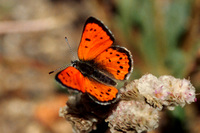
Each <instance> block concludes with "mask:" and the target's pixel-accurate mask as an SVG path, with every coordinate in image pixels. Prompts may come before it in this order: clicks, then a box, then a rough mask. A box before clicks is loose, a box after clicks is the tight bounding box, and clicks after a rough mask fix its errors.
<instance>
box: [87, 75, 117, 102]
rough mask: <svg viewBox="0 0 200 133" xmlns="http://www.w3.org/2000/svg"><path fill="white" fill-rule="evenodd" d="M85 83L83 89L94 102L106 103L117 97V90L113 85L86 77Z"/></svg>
mask: <svg viewBox="0 0 200 133" xmlns="http://www.w3.org/2000/svg"><path fill="white" fill-rule="evenodd" d="M85 83H86V86H85V90H86V91H87V93H88V94H89V96H90V97H91V98H92V99H93V100H94V101H95V102H97V103H100V104H103V105H107V104H110V103H112V102H114V101H115V100H116V99H117V96H118V90H117V89H116V88H115V87H112V86H108V85H104V84H102V83H100V82H98V81H96V80H94V79H88V78H86V80H85Z"/></svg>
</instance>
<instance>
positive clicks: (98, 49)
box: [78, 17, 114, 61]
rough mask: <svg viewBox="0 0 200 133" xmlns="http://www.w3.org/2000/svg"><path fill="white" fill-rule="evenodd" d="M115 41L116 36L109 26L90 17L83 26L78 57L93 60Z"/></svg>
mask: <svg viewBox="0 0 200 133" xmlns="http://www.w3.org/2000/svg"><path fill="white" fill-rule="evenodd" d="M113 42H114V37H113V35H112V33H111V32H110V31H109V30H108V29H107V27H106V26H105V25H104V24H103V23H102V22H101V21H99V20H97V19H96V18H93V17H90V18H88V19H87V21H86V23H85V26H84V28H83V33H82V37H81V42H80V45H79V48H78V57H79V59H80V60H83V61H87V60H92V59H94V58H95V57H96V56H97V55H99V54H100V53H102V52H103V51H105V50H106V49H107V48H109V47H110V46H111V45H112V44H113Z"/></svg>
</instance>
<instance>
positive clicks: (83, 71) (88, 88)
mask: <svg viewBox="0 0 200 133" xmlns="http://www.w3.org/2000/svg"><path fill="white" fill-rule="evenodd" d="M113 42H114V37H113V35H112V33H111V32H110V30H108V29H107V27H106V26H104V24H103V23H102V22H101V21H99V20H97V19H96V18H93V17H90V18H88V19H87V21H86V23H85V26H84V28H83V34H82V38H81V42H80V45H79V48H78V57H79V60H76V61H72V66H70V67H67V68H66V69H64V70H62V71H60V72H59V73H57V75H56V80H57V81H58V82H59V83H60V84H62V85H63V86H65V87H67V88H70V89H73V90H77V91H80V92H82V93H86V94H88V95H89V96H90V97H91V98H92V99H93V100H94V101H95V102H97V103H100V104H103V105H107V104H110V103H112V102H114V101H115V100H116V99H117V97H118V89H117V88H115V86H116V85H117V82H116V81H115V80H126V79H128V78H129V75H130V73H131V72H132V69H133V61H132V56H131V53H130V52H129V51H128V50H127V49H126V48H124V47H120V46H115V45H113Z"/></svg>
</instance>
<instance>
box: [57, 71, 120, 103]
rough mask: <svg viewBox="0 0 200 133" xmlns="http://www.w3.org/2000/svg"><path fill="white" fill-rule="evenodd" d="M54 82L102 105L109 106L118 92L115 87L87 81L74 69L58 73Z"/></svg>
mask: <svg viewBox="0 0 200 133" xmlns="http://www.w3.org/2000/svg"><path fill="white" fill-rule="evenodd" d="M56 80H57V81H58V82H59V83H60V84H61V85H63V86H64V87H68V88H70V89H73V90H78V91H81V92H82V93H87V94H89V96H90V97H91V98H92V99H93V100H94V101H95V102H97V103H100V104H103V105H106V104H110V103H112V101H114V100H116V98H117V94H118V90H117V89H116V88H115V87H112V86H107V85H104V84H102V83H100V82H98V81H95V80H94V79H89V78H88V77H85V76H83V75H82V73H81V72H80V71H79V70H77V69H76V68H74V67H67V68H66V69H64V70H62V71H60V72H59V73H58V74H57V75H56Z"/></svg>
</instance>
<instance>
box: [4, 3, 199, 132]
mask: <svg viewBox="0 0 200 133" xmlns="http://www.w3.org/2000/svg"><path fill="white" fill-rule="evenodd" d="M89 16H94V17H96V18H99V19H100V20H102V21H103V22H104V24H105V25H107V26H108V27H109V29H110V30H111V31H112V32H113V34H114V36H115V39H116V44H118V45H121V46H124V47H126V48H128V49H129V50H130V51H131V52H132V55H133V59H134V71H133V73H132V75H131V78H130V79H131V80H133V79H137V78H140V77H141V76H142V75H143V74H146V73H152V74H154V75H156V76H161V75H173V76H174V77H176V78H186V79H190V80H191V82H192V84H193V85H194V87H195V88H196V91H197V93H199V89H200V0H162V1H161V0H154V1H147V0H95V1H94V0H32V1H30V0H29V1H28V0H0V107H1V108H0V132H1V133H72V128H71V125H70V124H69V123H68V122H67V121H65V120H64V119H63V118H59V116H58V111H59V108H60V107H63V106H64V105H65V103H66V101H67V94H66V93H63V89H61V88H60V86H58V85H57V84H56V82H55V80H54V74H52V75H49V74H48V72H49V71H52V70H55V69H56V68H59V67H61V66H63V65H67V64H70V61H71V60H72V59H74V58H73V55H72V53H71V52H70V50H69V47H68V46H67V44H66V41H65V39H64V38H65V37H67V38H68V41H69V43H70V46H71V47H72V50H73V51H74V52H75V53H76V51H77V48H78V45H79V42H80V38H81V33H82V28H83V25H84V23H85V21H86V19H87V18H88V17H89ZM197 98H199V95H197ZM199 125H200V102H199V100H197V102H196V103H193V104H191V105H186V106H185V107H184V108H181V107H177V108H176V109H175V110H174V111H164V112H162V113H161V118H160V126H159V128H157V129H156V130H154V131H152V132H151V133H169V132H170V133H175V132H182V133H200V126H199Z"/></svg>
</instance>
